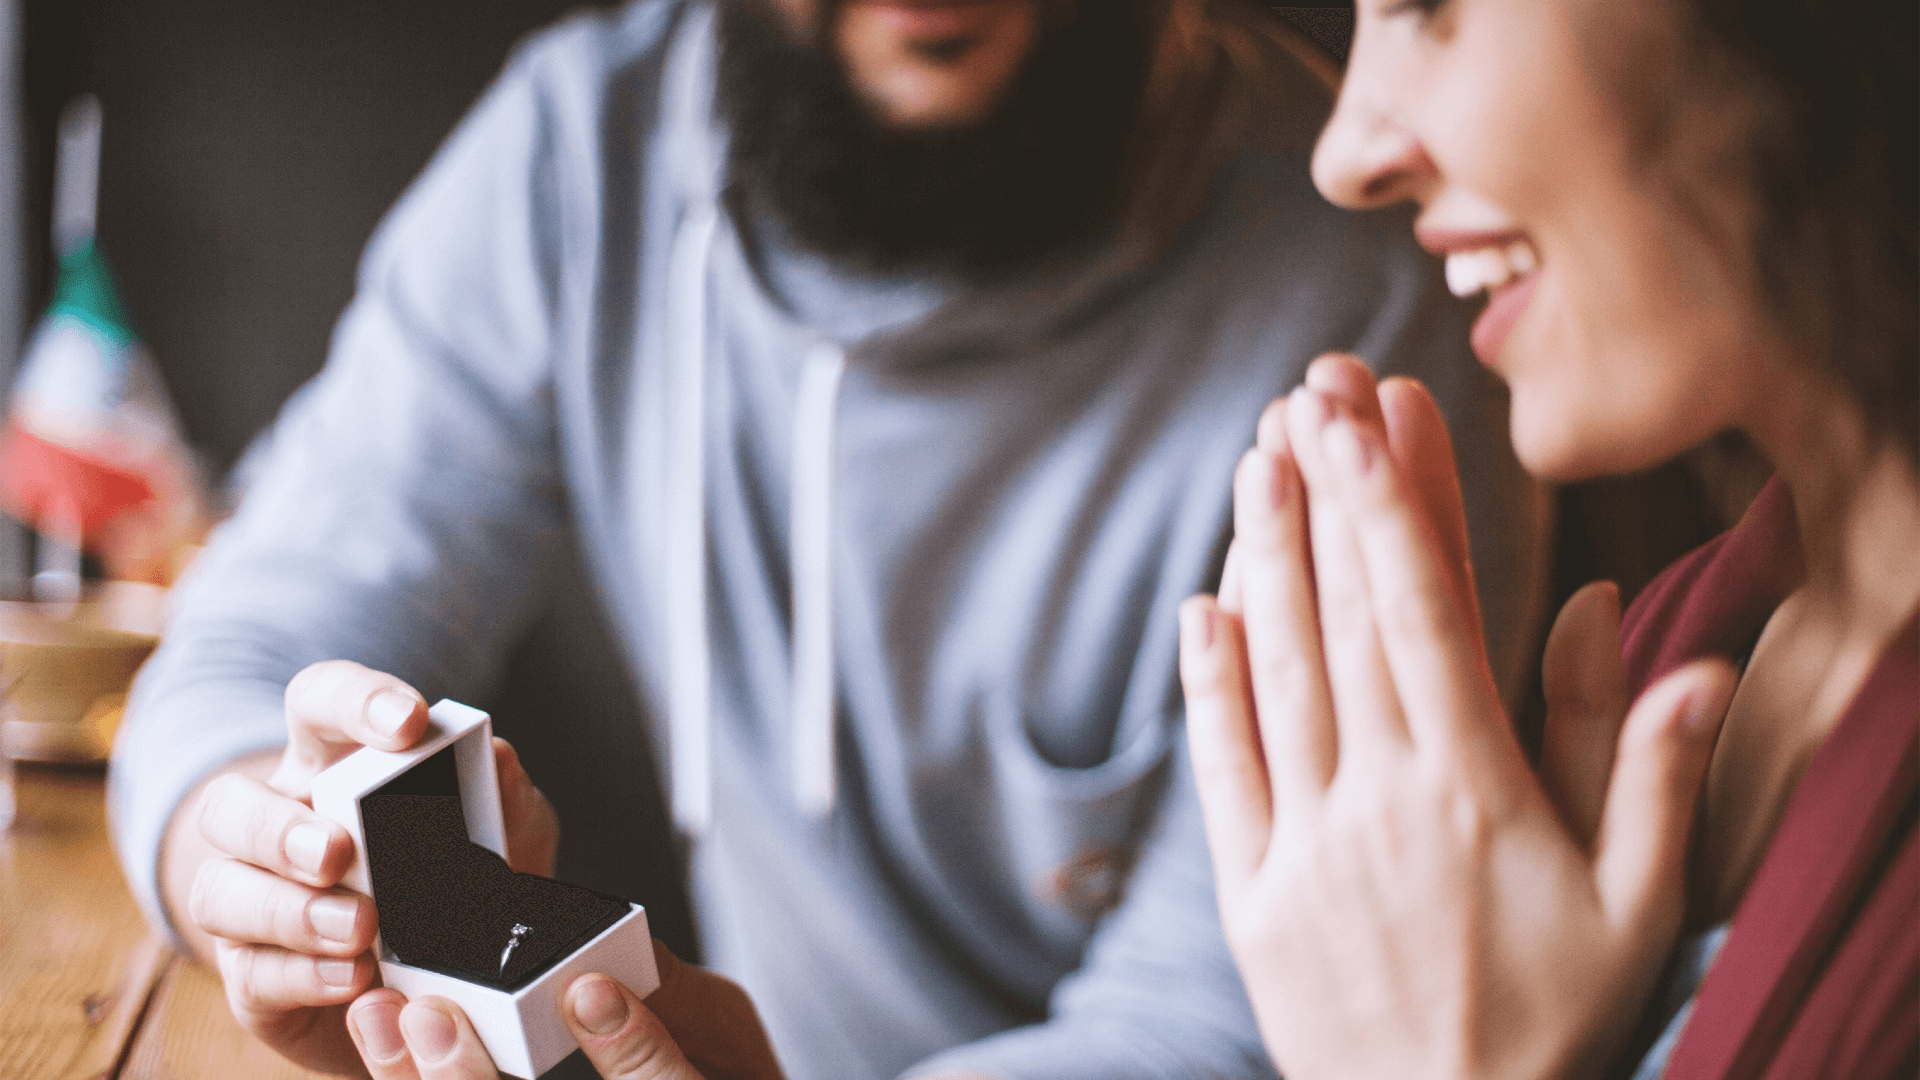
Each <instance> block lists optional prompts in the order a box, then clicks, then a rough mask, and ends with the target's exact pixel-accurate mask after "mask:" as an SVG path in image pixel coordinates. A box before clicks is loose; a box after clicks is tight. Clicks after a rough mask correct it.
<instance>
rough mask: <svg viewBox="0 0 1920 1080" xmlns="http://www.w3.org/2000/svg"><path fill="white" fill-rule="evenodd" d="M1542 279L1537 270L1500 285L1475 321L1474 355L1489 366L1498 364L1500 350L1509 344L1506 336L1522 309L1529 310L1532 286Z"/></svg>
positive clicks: (1510, 333)
mask: <svg viewBox="0 0 1920 1080" xmlns="http://www.w3.org/2000/svg"><path fill="white" fill-rule="evenodd" d="M1539 279H1540V272H1539V271H1538V270H1536V271H1534V272H1533V273H1531V274H1528V275H1527V276H1526V277H1523V278H1521V279H1520V280H1519V281H1517V282H1515V283H1513V284H1511V285H1508V286H1505V287H1503V288H1501V289H1498V290H1496V291H1495V292H1494V294H1493V296H1492V298H1491V299H1489V300H1488V301H1487V307H1486V310H1485V311H1482V312H1481V313H1480V317H1479V318H1478V319H1475V320H1474V321H1473V337H1472V343H1473V355H1475V356H1477V357H1479V358H1480V362H1481V363H1483V364H1485V365H1487V366H1488V367H1490V368H1497V367H1498V366H1499V360H1500V352H1501V350H1502V349H1505V348H1506V347H1507V338H1508V337H1510V336H1512V334H1513V326H1514V324H1515V323H1517V322H1519V321H1520V313H1521V312H1523V311H1525V310H1527V303H1528V301H1530V300H1532V299H1533V287H1534V285H1535V283H1537V282H1538V281H1539Z"/></svg>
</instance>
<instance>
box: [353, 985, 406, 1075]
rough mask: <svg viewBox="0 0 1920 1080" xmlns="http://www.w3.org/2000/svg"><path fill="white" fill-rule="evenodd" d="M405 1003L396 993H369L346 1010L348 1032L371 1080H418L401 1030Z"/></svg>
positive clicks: (391, 991)
mask: <svg viewBox="0 0 1920 1080" xmlns="http://www.w3.org/2000/svg"><path fill="white" fill-rule="evenodd" d="M406 1004H407V999H406V998H405V997H403V996H401V994H400V992H399V991H398V990H388V989H385V988H381V989H377V990H369V991H367V992H366V993H364V994H361V995H360V996H359V997H358V998H356V999H355V1000H354V1002H353V1004H352V1005H349V1006H347V1032H348V1034H350V1035H352V1036H353V1045H354V1047H355V1048H356V1049H358V1050H359V1051H360V1060H361V1061H363V1062H365V1063H366V1066H367V1071H368V1072H369V1073H371V1074H373V1080H420V1070H418V1069H416V1068H414V1067H413V1055H412V1054H409V1053H408V1052H407V1037H406V1035H405V1034H403V1033H402V1032H401V1030H400V1010H401V1009H403V1008H405V1007H406Z"/></svg>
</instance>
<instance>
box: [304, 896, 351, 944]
mask: <svg viewBox="0 0 1920 1080" xmlns="http://www.w3.org/2000/svg"><path fill="white" fill-rule="evenodd" d="M358 921H360V904H359V903H358V902H357V901H355V900H354V899H353V898H352V897H350V896H322V897H317V898H315V900H314V901H313V903H311V904H308V905H307V924H308V925H309V926H312V927H313V932H314V933H316V934H319V935H320V936H321V937H323V938H326V939H327V940H328V941H334V942H338V943H340V944H342V945H345V944H347V943H348V942H351V941H352V940H353V925H354V923H356V922H358Z"/></svg>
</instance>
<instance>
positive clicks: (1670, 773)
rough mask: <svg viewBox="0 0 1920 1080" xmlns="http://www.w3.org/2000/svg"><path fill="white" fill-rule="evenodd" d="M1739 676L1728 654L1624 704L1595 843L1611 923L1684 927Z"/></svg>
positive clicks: (1596, 869) (1596, 868)
mask: <svg viewBox="0 0 1920 1080" xmlns="http://www.w3.org/2000/svg"><path fill="white" fill-rule="evenodd" d="M1738 681H1739V676H1738V674H1737V673H1736V672H1735V671H1734V669H1733V666H1732V665H1731V664H1729V663H1727V662H1726V661H1725V660H1721V659H1718V658H1713V659H1706V660H1696V661H1694V662H1693V663H1691V664H1688V665H1687V666H1685V667H1683V668H1681V669H1680V670H1678V671H1675V672H1673V673H1672V674H1670V675H1668V676H1667V677H1666V678H1664V679H1661V680H1660V681H1659V682H1657V683H1655V684H1654V685H1653V686H1652V687H1650V688H1649V689H1648V690H1647V691H1646V693H1644V694H1641V695H1640V700H1638V701H1636V702H1634V703H1633V708H1632V709H1631V710H1629V711H1628V713H1627V721H1626V723H1625V724H1624V725H1622V727H1621V729H1620V746H1619V750H1618V751H1617V754H1616V756H1615V758H1614V766H1613V778H1612V780H1611V781H1610V782H1609V784H1608V785H1607V801H1606V806H1605V808H1604V809H1603V810H1602V813H1601V818H1600V833H1599V835H1598V836H1597V837H1596V839H1595V844H1594V862H1595V866H1594V874H1595V878H1596V884H1597V886H1598V887H1599V891H1600V899H1601V902H1602V903H1603V904H1604V905H1605V906H1606V909H1607V912H1608V914H1609V916H1610V917H1611V920H1612V922H1613V923H1614V925H1615V926H1619V927H1631V926H1636V925H1639V926H1643V927H1647V928H1649V929H1651V927H1650V926H1648V923H1649V921H1651V922H1656V923H1671V925H1669V926H1666V927H1663V928H1662V933H1665V932H1670V931H1671V930H1672V929H1674V927H1676V926H1677V925H1678V922H1679V919H1680V915H1681V911H1682V907H1683V905H1684V903H1685V884H1686V882H1685V875H1686V856H1687V843H1688V839H1689V837H1690V836H1691V834H1692V831H1693V820H1694V816H1695V808H1696V807H1697V805H1698V801H1699V797H1700V786H1701V784H1702V783H1703V782H1704V781H1705V779H1706V775H1707V763H1708V761H1709V760H1711V758H1712V756H1713V746H1714V741H1715V739H1716V738H1717V737H1718V735H1719V732H1720V723H1721V721H1722V720H1723V719H1725V717H1726V712H1727V703H1728V702H1729V701H1730V700H1732V698H1733V689H1734V686H1735V684H1736V683H1737V682H1738Z"/></svg>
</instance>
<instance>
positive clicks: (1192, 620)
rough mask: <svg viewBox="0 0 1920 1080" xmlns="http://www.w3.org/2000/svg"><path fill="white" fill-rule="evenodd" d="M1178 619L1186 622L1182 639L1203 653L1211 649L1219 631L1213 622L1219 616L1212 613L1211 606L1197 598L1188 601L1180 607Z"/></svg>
mask: <svg viewBox="0 0 1920 1080" xmlns="http://www.w3.org/2000/svg"><path fill="white" fill-rule="evenodd" d="M1180 617H1181V618H1182V619H1184V620H1185V621H1186V629H1185V631H1184V632H1183V633H1182V635H1181V636H1182V637H1184V638H1185V639H1186V640H1187V641H1188V642H1189V643H1190V644H1191V645H1192V646H1193V647H1196V648H1199V649H1201V650H1203V651H1204V650H1207V649H1211V648H1213V643H1214V641H1215V639H1216V638H1217V637H1218V635H1219V629H1218V628H1217V627H1216V626H1215V624H1214V620H1215V619H1216V618H1218V617H1219V616H1218V615H1217V614H1216V613H1215V612H1214V610H1213V605H1212V604H1208V603H1204V602H1202V601H1200V600H1199V599H1197V598H1196V599H1193V600H1189V601H1187V602H1186V603H1185V604H1182V605H1180Z"/></svg>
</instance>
